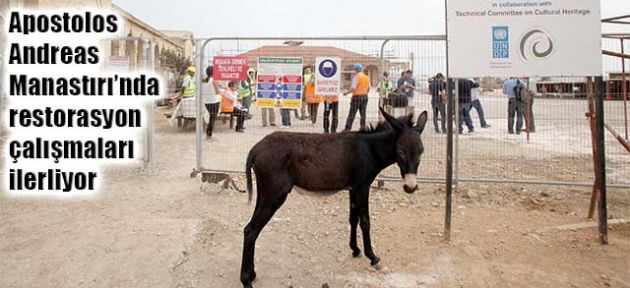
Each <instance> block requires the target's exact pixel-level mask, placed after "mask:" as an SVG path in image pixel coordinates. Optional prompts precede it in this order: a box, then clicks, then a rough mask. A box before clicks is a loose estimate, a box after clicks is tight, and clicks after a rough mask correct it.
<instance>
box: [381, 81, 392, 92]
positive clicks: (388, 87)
mask: <svg viewBox="0 0 630 288" xmlns="http://www.w3.org/2000/svg"><path fill="white" fill-rule="evenodd" d="M392 90H394V84H393V83H392V81H389V80H384V79H383V80H381V91H383V93H387V92H389V91H392Z"/></svg>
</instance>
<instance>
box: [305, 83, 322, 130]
mask: <svg viewBox="0 0 630 288" xmlns="http://www.w3.org/2000/svg"><path fill="white" fill-rule="evenodd" d="M304 99H305V100H306V103H307V105H308V114H309V116H310V119H311V122H312V123H313V124H315V123H317V110H319V103H320V102H322V98H321V97H320V96H317V95H315V77H314V76H312V77H309V81H308V82H306V83H305V88H304Z"/></svg>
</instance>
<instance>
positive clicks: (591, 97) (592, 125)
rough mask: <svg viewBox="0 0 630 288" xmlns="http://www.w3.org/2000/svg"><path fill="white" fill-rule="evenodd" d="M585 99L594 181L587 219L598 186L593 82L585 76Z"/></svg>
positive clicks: (595, 197) (595, 201)
mask: <svg viewBox="0 0 630 288" xmlns="http://www.w3.org/2000/svg"><path fill="white" fill-rule="evenodd" d="M586 83H587V85H588V86H587V89H588V91H587V93H588V95H587V99H588V114H587V116H588V122H589V126H590V128H591V129H590V130H591V146H592V149H593V172H594V173H595V181H594V182H593V190H592V191H591V203H590V205H589V206H588V215H587V218H588V219H592V218H593V216H594V215H595V206H596V204H597V192H598V190H597V188H598V187H599V184H598V183H599V172H598V171H599V170H598V165H597V163H599V160H598V159H599V155H598V154H597V132H596V131H597V125H596V123H595V119H596V118H595V86H594V83H593V78H591V77H588V78H587V82H586Z"/></svg>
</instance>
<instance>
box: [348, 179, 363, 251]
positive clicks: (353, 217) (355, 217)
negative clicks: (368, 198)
mask: <svg viewBox="0 0 630 288" xmlns="http://www.w3.org/2000/svg"><path fill="white" fill-rule="evenodd" d="M355 195H356V193H352V190H351V191H350V249H352V257H355V258H356V257H359V256H361V249H359V246H358V245H357V225H358V224H359V211H358V209H359V208H358V207H357V201H356V196H355Z"/></svg>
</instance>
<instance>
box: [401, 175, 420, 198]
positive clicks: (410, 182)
mask: <svg viewBox="0 0 630 288" xmlns="http://www.w3.org/2000/svg"><path fill="white" fill-rule="evenodd" d="M403 182H404V184H403V188H404V189H405V192H407V193H408V194H411V193H413V192H416V191H417V190H418V182H417V181H416V175H415V174H406V175H405V178H404V179H403Z"/></svg>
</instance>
